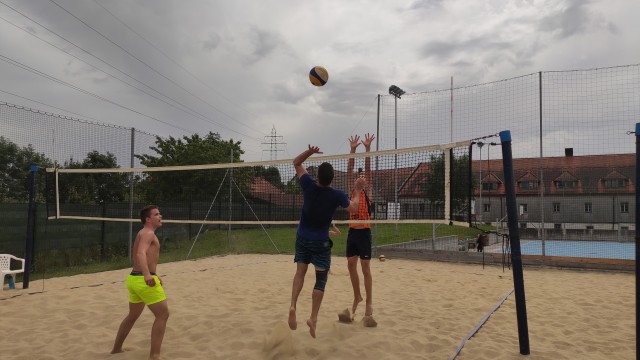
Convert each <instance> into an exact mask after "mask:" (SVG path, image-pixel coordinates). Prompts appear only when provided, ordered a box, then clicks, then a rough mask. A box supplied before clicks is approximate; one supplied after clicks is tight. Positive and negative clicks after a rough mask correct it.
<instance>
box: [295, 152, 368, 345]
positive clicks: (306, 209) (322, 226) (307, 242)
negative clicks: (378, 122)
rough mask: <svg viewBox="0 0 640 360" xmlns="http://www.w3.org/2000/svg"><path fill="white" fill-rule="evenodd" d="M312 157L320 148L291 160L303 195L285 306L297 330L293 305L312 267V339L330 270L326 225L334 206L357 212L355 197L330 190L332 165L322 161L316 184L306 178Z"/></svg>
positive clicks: (331, 215) (360, 180)
mask: <svg viewBox="0 0 640 360" xmlns="http://www.w3.org/2000/svg"><path fill="white" fill-rule="evenodd" d="M313 154H322V152H320V148H318V147H317V146H311V145H309V148H308V149H307V150H306V151H304V152H302V153H301V154H300V155H298V156H297V157H296V158H295V159H294V160H293V166H294V167H295V170H296V175H297V176H298V178H299V179H300V187H301V188H302V193H303V196H304V202H303V204H302V212H301V215H300V223H299V225H298V230H297V234H296V255H295V257H294V262H295V263H296V274H295V276H294V277H293V285H292V287H291V306H290V307H289V321H288V323H289V328H291V330H295V329H296V328H297V327H298V323H297V320H296V304H297V302H298V296H299V295H300V291H301V290H302V287H303V285H304V278H305V275H306V273H307V269H308V267H309V263H311V264H313V266H314V268H315V271H316V282H315V285H314V287H313V292H312V294H311V316H310V317H309V320H307V325H308V326H309V333H310V334H311V336H312V337H314V338H315V337H316V324H317V322H318V313H319V311H320V304H321V303H322V298H323V297H324V290H325V286H326V284H327V275H328V272H329V270H330V268H331V247H332V246H333V242H332V241H331V239H330V238H329V226H330V225H331V221H332V219H333V214H334V213H335V211H336V209H337V207H338V206H340V207H342V208H344V209H346V210H347V211H349V212H353V211H357V210H358V206H359V200H360V199H359V197H355V198H354V199H352V200H351V201H349V197H347V194H346V193H345V192H344V191H341V190H337V189H334V188H332V187H331V182H332V181H333V175H334V173H333V166H331V164H329V163H327V162H325V163H322V164H320V166H319V167H318V179H317V183H316V182H315V181H314V180H313V179H312V178H311V176H309V174H308V173H307V170H306V169H305V167H304V166H303V165H302V163H303V162H304V161H305V160H306V159H308V158H309V157H310V156H311V155H313ZM363 185H364V179H358V180H357V181H356V184H355V185H354V187H355V188H356V189H361V188H362V187H363Z"/></svg>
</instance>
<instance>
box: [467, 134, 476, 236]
mask: <svg viewBox="0 0 640 360" xmlns="http://www.w3.org/2000/svg"><path fill="white" fill-rule="evenodd" d="M474 144H475V142H471V144H469V164H468V167H469V172H468V174H467V176H468V178H469V189H468V191H469V206H468V209H467V220H468V222H469V227H471V226H472V225H473V218H472V216H473V214H472V213H473V210H472V205H474V204H472V202H471V199H473V160H472V159H473V145H474Z"/></svg>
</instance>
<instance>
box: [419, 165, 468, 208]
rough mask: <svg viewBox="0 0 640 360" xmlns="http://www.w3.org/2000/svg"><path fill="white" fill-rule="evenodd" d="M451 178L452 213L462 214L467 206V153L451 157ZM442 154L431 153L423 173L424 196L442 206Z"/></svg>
mask: <svg viewBox="0 0 640 360" xmlns="http://www.w3.org/2000/svg"><path fill="white" fill-rule="evenodd" d="M452 163H453V165H452V166H453V176H452V178H451V186H452V188H451V205H452V215H455V214H464V213H465V212H466V211H467V209H468V207H469V201H470V199H469V186H470V183H469V155H467V154H464V155H461V156H458V157H455V156H454V158H453V161H452ZM444 171H445V166H444V154H440V155H432V156H431V159H430V161H429V170H428V171H427V173H426V174H425V175H426V176H425V179H424V181H425V183H426V194H427V195H426V197H427V200H429V201H430V202H431V203H432V204H434V205H439V206H444V195H445V194H444Z"/></svg>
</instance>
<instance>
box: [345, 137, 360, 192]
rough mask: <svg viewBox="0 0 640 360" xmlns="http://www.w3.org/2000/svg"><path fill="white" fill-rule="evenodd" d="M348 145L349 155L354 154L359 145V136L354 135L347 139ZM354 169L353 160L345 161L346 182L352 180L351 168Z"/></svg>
mask: <svg viewBox="0 0 640 360" xmlns="http://www.w3.org/2000/svg"><path fill="white" fill-rule="evenodd" d="M349 145H350V146H351V153H352V154H353V153H355V152H356V149H357V148H358V145H360V136H358V135H355V136H351V137H350V138H349ZM354 167H355V159H353V158H351V159H349V161H347V176H348V177H347V180H348V181H350V180H351V179H353V168H354Z"/></svg>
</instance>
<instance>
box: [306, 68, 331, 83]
mask: <svg viewBox="0 0 640 360" xmlns="http://www.w3.org/2000/svg"><path fill="white" fill-rule="evenodd" d="M309 80H310V81H311V83H312V84H313V85H315V86H323V85H324V84H326V83H327V80H329V73H328V72H327V69H325V68H323V67H322V66H314V67H313V68H312V69H311V71H309Z"/></svg>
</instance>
